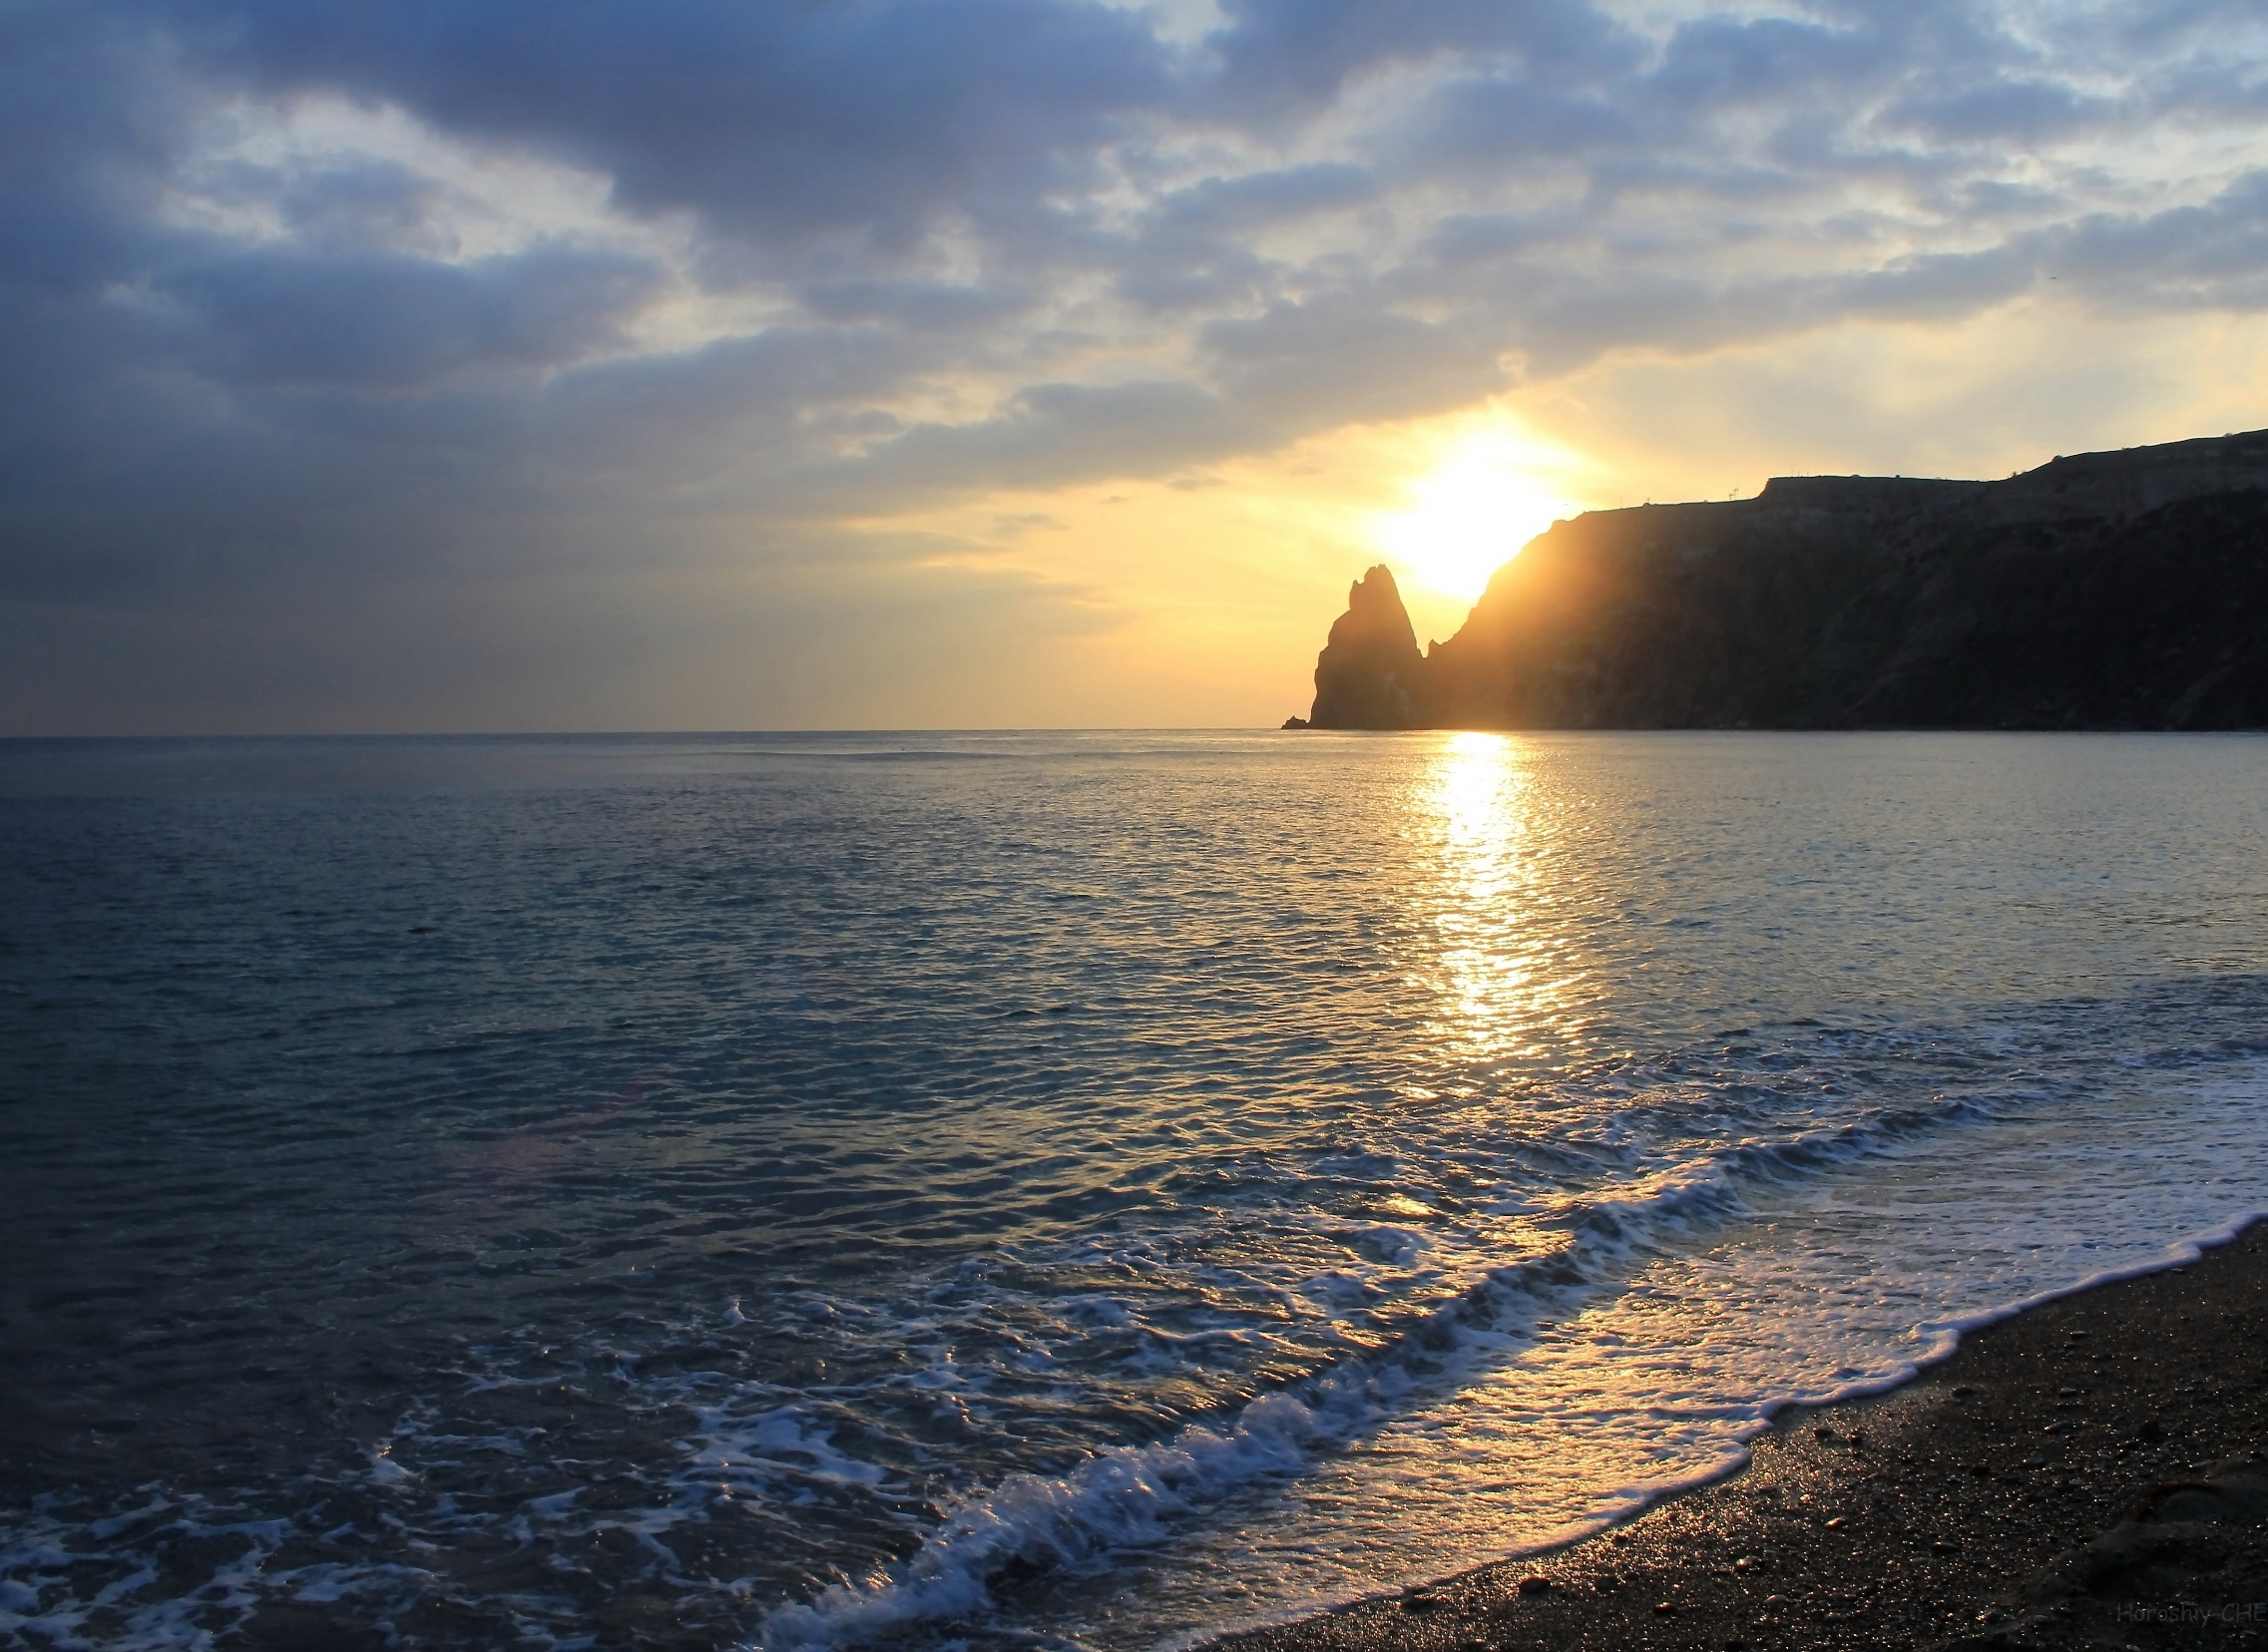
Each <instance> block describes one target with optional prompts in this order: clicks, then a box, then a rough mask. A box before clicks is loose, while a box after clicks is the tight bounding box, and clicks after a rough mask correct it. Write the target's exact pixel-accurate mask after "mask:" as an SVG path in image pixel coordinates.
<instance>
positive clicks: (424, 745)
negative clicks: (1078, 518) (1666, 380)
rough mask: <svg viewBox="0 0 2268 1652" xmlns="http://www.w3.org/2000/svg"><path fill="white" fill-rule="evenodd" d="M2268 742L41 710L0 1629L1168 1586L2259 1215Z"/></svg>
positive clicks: (1483, 1543)
mask: <svg viewBox="0 0 2268 1652" xmlns="http://www.w3.org/2000/svg"><path fill="white" fill-rule="evenodd" d="M2264 1055H2268V739H2261V738H2256V737H2248V736H2201V737H2189V736H2088V735H2066V736H2044V735H1999V734H1964V735H1921V734H1913V735H1896V734H1868V735H1832V734H1784V735H1783V734H1704V733H1685V734H1569V735H1540V736H1518V735H1487V734H1413V735H1397V736H1364V735H1328V734H1316V733H1308V734H1296V735H1294V734H1268V735H1251V734H1209V733H1167V734H1122V733H1110V734H1071V735H1064V734H1006V735H990V734H967V735H954V734H915V735H796V736H773V735H763V736H757V735H746V736H700V737H649V738H599V737H593V738H580V739H454V740H398V741H397V740H335V741H325V740H308V741H300V740H274V741H152V742H87V743H75V742H16V743H12V744H9V745H5V746H0V1254H4V1255H5V1256H6V1257H7V1259H8V1267H7V1269H6V1272H5V1279H4V1283H0V1292H4V1295H0V1314H4V1321H0V1337H4V1339H5V1344H4V1348H0V1357H4V1359H5V1369H6V1371H7V1374H8V1382H7V1405H6V1407H5V1408H4V1410H0V1493H4V1495H0V1630H4V1631H5V1632H6V1633H7V1634H8V1635H10V1636H13V1637H14V1638H16V1639H18V1640H20V1641H21V1642H22V1643H23V1644H26V1645H29V1646H34V1647H46V1646H58V1647H61V1646H91V1647H169V1646H184V1647H187V1646H207V1645H225V1646H231V1647H232V1646H248V1647H256V1646H262V1645H273V1646H281V1645H310V1644H320V1645H324V1646H326V1647H359V1646H372V1647H375V1646H422V1647H467V1648H476V1647H477V1648H495V1647H506V1646H515V1647H527V1648H540V1647H560V1648H567V1647H631V1646H642V1647H645V1646H651V1647H676V1646H683V1647H730V1646H760V1647H765V1648H774V1649H782V1652H784V1649H789V1648H811V1647H826V1646H842V1647H851V1646H859V1645H875V1646H888V1647H921V1646H930V1645H934V1646H940V1647H942V1646H957V1647H966V1648H995V1647H1003V1648H1004V1647H1010V1646H1016V1647H1049V1646H1053V1647H1064V1648H1071V1647H1084V1648H1092V1649H1095V1652H1118V1649H1128V1652H1131V1649H1135V1648H1145V1647H1152V1646H1158V1645H1161V1644H1164V1645H1170V1644H1175V1643H1186V1642H1189V1641H1191V1640H1195V1639H1201V1638H1202V1637H1203V1636H1204V1635H1206V1634H1207V1633H1211V1632H1217V1631H1219V1630H1221V1629H1224V1628H1228V1627H1232V1626H1235V1625H1238V1624H1243V1623H1249V1622H1254V1621H1259V1620H1263V1619H1267V1618H1271V1617H1280V1616H1283V1615H1285V1614H1288V1613H1292V1612H1296V1611H1300V1610H1303V1609H1307V1608H1311V1607H1313V1606H1315V1605H1318V1604H1321V1603H1324V1602H1328V1601H1333V1600H1341V1599H1345V1598H1348V1597H1351V1596H1355V1595H1359V1594H1363V1593H1368V1592H1374V1591H1377V1590H1381V1589H1386V1588H1391V1587H1394V1586H1397V1585H1400V1584H1404V1583H1407V1582H1409V1581H1412V1580H1415V1579H1418V1578H1421V1577H1427V1576H1437V1575H1441V1574H1443V1573H1445V1572H1448V1571H1451V1570H1454V1569H1457V1568H1458V1567H1461V1566H1464V1565H1468V1564H1472V1563H1477V1562H1479V1561H1482V1560H1486V1559H1490V1558H1493V1557H1498V1556H1503V1555H1508V1554H1513V1553H1517V1552H1520V1551H1522V1550H1523V1549H1529V1548H1534V1547H1536V1546H1537V1545H1540V1544H1544V1543H1548V1542H1551V1541H1554V1540H1557V1539H1561V1538H1564V1537H1566V1536H1568V1535H1571V1534H1574V1533H1578V1532H1582V1531H1585V1530H1588V1529H1590V1528H1593V1527H1595V1526H1596V1525H1598V1524H1599V1523H1601V1522H1603V1521H1605V1520H1608V1519H1611V1518H1613V1517H1614V1516H1616V1515H1618V1514H1621V1513H1625V1512H1627V1511H1628V1510H1630V1509H1632V1508H1633V1507H1635V1506H1638V1505H1639V1504H1640V1503H1642V1501H1643V1500H1644V1499H1645V1498H1646V1497H1648V1496H1649V1495H1653V1494H1657V1493H1658V1492H1659V1491H1660V1490H1661V1489H1663V1488H1665V1487H1669V1486H1674V1485H1678V1484H1682V1483H1687V1482H1690V1481H1691V1480H1693V1479H1695V1478H1697V1477H1701V1476H1706V1475H1708V1474H1711V1473H1714V1472H1719V1471H1722V1470H1723V1469H1724V1468H1726V1467H1727V1466H1730V1465H1732V1464H1734V1463H1736V1462H1737V1461H1738V1460H1739V1457H1740V1453H1741V1450H1742V1443H1743V1441H1745V1440H1746V1439H1748V1438H1749V1437H1750V1436H1752V1435H1753V1434H1754V1432H1755V1431H1756V1430H1757V1429H1758V1428H1759V1427H1760V1426H1761V1424H1762V1422H1763V1421H1764V1420H1765V1419H1767V1418H1768V1417H1769V1416H1770V1415H1771V1414H1772V1413H1773V1412H1774V1411H1775V1409H1777V1408H1780V1407H1782V1406H1784V1405H1786V1404H1788V1403H1789V1402H1792V1401H1800V1400H1816V1399H1822V1398H1826V1397H1829V1396H1834V1395H1838V1394H1848V1393H1854V1392H1860V1391H1864V1390H1867V1389H1870V1388H1875V1387H1880V1386H1883V1385H1885V1384H1889V1383H1893V1382H1895V1381H1897V1380H1899V1379H1900V1378H1902V1377H1903V1376H1905V1375H1907V1374H1909V1373H1910V1372H1911V1371H1912V1370H1913V1369H1914V1367H1915V1365H1916V1364H1917V1363H1918V1362H1922V1361H1926V1360H1928V1359H1931V1358H1934V1357H1937V1356H1939V1355H1942V1354H1943V1353H1944V1352H1946V1351H1947V1350H1948V1349H1949V1348H1950V1347H1951V1345H1952V1343H1953V1341H1954V1339H1955V1337H1956V1336H1957V1334H1958V1331H1959V1329H1960V1328H1961V1327H1963V1326H1966V1325H1971V1324H1975V1323H1978V1322H1980V1321H1982V1320H1985V1319H1989V1318H1991V1317H1993V1316H1995V1315H1997V1314H2001V1313H2004V1312H2006V1311H2008V1310H2009V1309H2011V1308H2012V1307H2014V1306H2016V1305H2018V1304H2021V1303H2024V1302H2026V1301H2029V1300H2033V1299H2036V1298H2039V1297H2041V1296H2042V1295H2046V1294H2051V1293H2054V1292H2058V1291H2063V1290H2068V1289H2070V1288H2072V1287H2073V1286H2075V1285H2077V1284H2079V1283H2081V1282H2083V1281H2086V1280H2089V1279H2094V1278H2100V1277H2103V1276H2105V1275H2110V1274H2115V1273H2119V1272H2122V1271H2130V1270H2137V1269H2145V1268H2149V1267H2152V1266H2160V1265H2163V1264H2164V1263H2166V1262H2167V1261H2169V1260H2173V1259H2176V1258H2179V1257H2183V1256H2186V1255H2189V1254H2192V1248H2193V1247H2194V1245H2196V1244H2197V1243H2200V1242H2208V1241H2210V1240H2211V1239H2213V1238H2214V1237H2216V1236H2220V1235H2223V1234H2226V1233H2227V1232H2228V1231H2230V1229H2231V1227H2232V1225H2233V1224H2236V1223H2238V1222H2240V1221H2241V1220H2242V1219H2243V1218H2245V1217H2246V1216H2247V1215H2249V1214H2251V1213H2253V1212H2254V1211H2256V1210H2259V1209H2261V1208H2263V1206H2268V1079H2264V1074H2268V1066H2264V1064H2263V1056H2264Z"/></svg>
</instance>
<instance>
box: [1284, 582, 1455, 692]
mask: <svg viewBox="0 0 2268 1652" xmlns="http://www.w3.org/2000/svg"><path fill="white" fill-rule="evenodd" d="M1425 664H1426V662H1425V656H1424V655H1423V654H1421V653H1419V652H1418V633H1417V632H1416V631H1414V630H1412V629H1411V628H1410V616H1409V614H1408V613H1407V612H1406V611H1405V610H1404V609H1403V607H1402V593H1401V591H1400V589H1399V588H1398V587H1396V585H1395V584H1394V576H1393V575H1392V574H1391V573H1389V572H1388V571H1387V569H1386V566H1385V565H1384V564H1383V563H1381V564H1380V565H1379V566H1378V567H1376V568H1373V569H1372V570H1371V571H1370V572H1369V573H1367V574H1365V575H1364V576H1363V577H1362V578H1361V579H1359V580H1357V581H1355V583H1354V584H1353V585H1352V586H1351V587H1349V588H1348V591H1347V612H1346V613H1344V614H1342V615H1340V616H1339V618H1338V620H1336V621H1335V622H1334V623H1333V624H1332V626H1331V634H1330V636H1329V638H1328V639H1327V640H1326V641H1325V642H1324V644H1323V652H1322V653H1321V654H1320V655H1319V656H1318V657H1317V658H1316V661H1315V709H1314V710H1313V711H1311V712H1309V713H1308V718H1307V720H1308V724H1309V726H1310V727H1314V728H1425V727H1428V726H1430V719H1429V716H1428V710H1427V706H1426V704H1425V702H1424V699H1423V697H1422V695H1421V692H1420V684H1421V683H1422V681H1423V680H1424V677H1425Z"/></svg>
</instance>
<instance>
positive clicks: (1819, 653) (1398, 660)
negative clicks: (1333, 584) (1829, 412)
mask: <svg viewBox="0 0 2268 1652" xmlns="http://www.w3.org/2000/svg"><path fill="white" fill-rule="evenodd" d="M1315 689H1316V692H1315V706H1314V710H1313V712H1312V713H1311V714H1310V720H1311V722H1312V723H1313V724H1314V726H1316V727H1319V728H1412V727H1449V728H1738V727H1756V728H1888V727H1909V728H2192V729H2207V728H2256V727H2262V726H2268V431H2254V432H2249V433H2247V434H2244V435H2232V436H2225V437H2210V438H2203V439H2200V440H2196V441H2189V442H2176V443H2171V444H2168V445H2165V446H2161V447H2146V448H2129V449H2126V450H2124V451H2121V452H2116V453H2094V454H2082V455H2079V456H2077V457H2073V458H2058V459H2055V460H2054V461H2052V462H2051V463H2049V464H2046V465H2042V466H2041V467H2040V468H2039V469H2038V470H2034V471H2027V472H2025V473H2023V474H2021V475H2019V476H2015V477H2012V478H2010V479H2009V480H2007V481H2005V482H1944V481H1928V480H1918V479H1907V478H1894V477H1861V476H1852V477H1837V476H1806V477H1775V478H1773V479H1772V481H1771V482H1769V483H1768V484H1766V486H1765V488H1764V491H1763V492H1762V493H1761V494H1759V495H1758V496H1757V497H1756V498H1754V499H1744V500H1730V501H1724V502H1721V503H1707V504H1692V505H1644V506H1637V507H1633V508H1630V509H1627V510H1618V511H1592V512H1589V513H1588V514H1586V515H1584V516H1580V517H1577V518H1575V519H1573V520H1572V521H1568V522H1562V523H1558V524H1555V525H1554V527H1553V528H1552V530H1551V531H1550V532H1549V533H1547V534H1543V535H1541V536H1539V537H1538V538H1537V539H1535V540H1533V541H1531V542H1530V543H1529V545H1528V546H1527V548H1526V549H1525V550H1524V551H1522V552H1521V554H1520V555H1519V556H1517V557H1515V558H1514V559H1513V560H1512V561H1510V562H1508V563H1507V564H1505V566H1504V567H1503V568H1501V569H1499V570H1498V571H1497V573H1496V575H1495V577H1494V578H1493V579H1492V580H1491V581H1490V582H1489V587H1488V591H1487V592H1486V594H1485V595H1483V596H1482V598H1481V600H1480V601H1479V603H1477V604H1476V605H1475V606H1474V608H1473V611H1472V614H1471V616H1470V617H1469V618H1468V619H1467V620H1466V621H1465V623H1464V625H1463V626H1462V627H1461V628H1460V629H1459V630H1458V632H1457V634H1456V635H1455V636H1453V637H1451V638H1450V639H1449V640H1448V641H1446V642H1440V643H1436V644H1434V645H1433V647H1432V648H1431V649H1430V651H1428V652H1427V653H1425V654H1422V655H1421V654H1420V653H1419V652H1418V650H1417V642H1416V637H1415V634H1414V632H1413V631H1412V630H1411V627H1410V621H1409V619H1408V617H1407V616H1406V615H1405V614H1404V613H1403V610H1402V605H1401V598H1400V595H1399V593H1398V592H1397V591H1396V590H1395V587H1394V582H1393V577H1392V576H1391V575H1390V574H1388V573H1387V571H1386V570H1385V569H1384V568H1374V569H1372V570H1371V571H1370V572H1369V573H1368V574H1367V575H1365V576H1364V577H1363V579H1362V581H1361V582H1360V583H1359V584H1358V585H1356V587H1355V588H1354V591H1353V592H1352V593H1351V594H1350V597H1349V602H1348V609H1347V613H1346V614H1345V615H1343V616H1342V617H1341V618H1340V619H1339V621H1338V623H1336V624H1335V625H1333V626H1332V627H1331V635H1330V642H1329V645H1328V646H1326V647H1325V648H1324V650H1323V653H1322V656H1321V658H1320V659H1319V660H1318V661H1317V663H1316V668H1315Z"/></svg>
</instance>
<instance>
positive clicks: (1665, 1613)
mask: <svg viewBox="0 0 2268 1652" xmlns="http://www.w3.org/2000/svg"><path fill="white" fill-rule="evenodd" d="M1653 1615H1654V1616H1655V1617H1675V1616H1676V1615H1677V1602H1675V1601H1674V1600H1657V1601H1655V1602H1654V1603H1653Z"/></svg>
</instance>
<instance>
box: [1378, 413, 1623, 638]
mask: <svg viewBox="0 0 2268 1652" xmlns="http://www.w3.org/2000/svg"><path fill="white" fill-rule="evenodd" d="M1540 460H1542V461H1543V462H1542V463H1539V461H1540ZM1548 465H1549V460H1548V459H1544V456H1543V455H1541V454H1540V453H1539V452H1538V451H1537V450H1536V448H1535V447H1534V445H1533V444H1530V443H1528V442H1524V441H1523V440H1521V439H1520V437H1519V436H1517V435H1515V434H1514V433H1513V432H1511V431H1509V430H1506V429H1504V428H1502V427H1501V426H1494V425H1492V426H1484V427H1482V428H1479V429H1475V430H1468V431H1467V432H1466V433H1465V434H1464V435H1462V436H1460V437H1458V438H1456V439H1455V440H1454V441H1452V442H1451V443H1450V444H1449V445H1448V447H1447V448H1445V449H1444V450H1443V451H1442V453H1441V457H1440V459H1439V460H1438V462H1437V463H1436V464H1435V465H1434V468H1433V469H1432V470H1431V471H1430V472H1429V473H1427V474H1426V475H1425V476H1423V477H1421V478H1420V479H1419V480H1417V481H1415V482H1411V483H1408V484H1406V487H1407V491H1408V494H1409V501H1410V502H1409V505H1408V507H1407V508H1406V509H1404V510H1400V511H1392V512H1381V513H1379V514H1378V515H1377V516H1375V517H1374V518H1373V519H1372V522H1371V536H1372V539H1373V541H1374V543H1375V544H1376V545H1377V546H1378V549H1379V550H1380V551H1381V552H1382V553H1383V554H1384V555H1385V557H1386V560H1387V561H1388V562H1389V563H1391V564H1392V565H1393V566H1394V567H1395V568H1396V569H1397V570H1399V571H1400V572H1401V573H1402V574H1403V575H1404V577H1405V578H1406V579H1407V580H1408V581H1409V582H1410V583H1412V584H1415V585H1418V586H1422V587H1423V588H1425V589H1426V590H1428V591H1432V592H1436V593H1438V594H1439V595H1441V596H1444V597H1455V598H1459V599H1461V600H1463V601H1466V602H1470V601H1472V600H1473V599H1474V598H1476V597H1478V596H1480V594H1481V593H1482V591H1483V590H1484V589H1486V588H1487V586H1488V583H1489V576H1490V575H1491V574H1494V573H1495V572H1496V571H1497V570H1498V569H1499V568H1502V567H1503V566H1504V565H1505V564H1506V563H1508V562H1510V561H1511V560H1512V559H1513V558H1514V557H1515V556H1517V555H1518V554H1519V551H1520V548H1521V547H1522V546H1524V545H1526V544H1527V543H1528V542H1529V541H1530V540H1532V539H1534V538H1535V537H1536V536H1537V535H1538V534H1541V533H1542V532H1544V530H1545V529H1547V528H1549V527H1551V526H1552V524H1553V522H1554V521H1556V520H1557V519H1559V518H1560V517H1564V516H1573V515H1575V514H1576V511H1577V509H1578V507H1577V506H1575V505H1573V504H1571V503H1570V502H1569V501H1568V500H1566V499H1563V498H1561V497H1560V496H1559V494H1558V493H1556V492H1555V491H1554V490H1553V489H1551V488H1550V487H1548V486H1546V485H1545V484H1544V483H1543V482H1541V481H1539V480H1538V478H1537V475H1536V472H1537V471H1538V470H1539V469H1543V468H1546V467H1547V466H1548Z"/></svg>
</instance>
